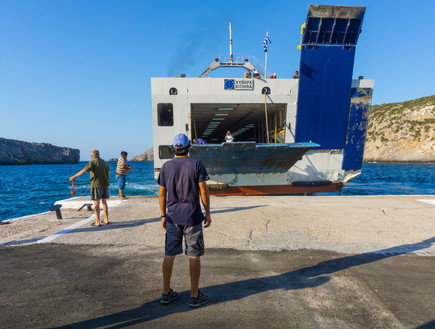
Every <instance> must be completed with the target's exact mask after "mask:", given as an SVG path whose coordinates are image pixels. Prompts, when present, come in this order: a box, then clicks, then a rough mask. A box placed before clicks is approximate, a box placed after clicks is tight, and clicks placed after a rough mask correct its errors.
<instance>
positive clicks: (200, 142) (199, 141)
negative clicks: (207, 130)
mask: <svg viewBox="0 0 435 329" xmlns="http://www.w3.org/2000/svg"><path fill="white" fill-rule="evenodd" d="M197 143H198V144H207V142H206V141H205V139H202V138H198V140H197Z"/></svg>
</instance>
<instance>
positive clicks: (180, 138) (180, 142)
mask: <svg viewBox="0 0 435 329" xmlns="http://www.w3.org/2000/svg"><path fill="white" fill-rule="evenodd" d="M189 144H190V141H189V138H187V136H186V135H185V134H178V135H177V136H175V137H174V140H173V142H172V146H173V147H175V148H176V149H183V148H185V147H187V146H189Z"/></svg>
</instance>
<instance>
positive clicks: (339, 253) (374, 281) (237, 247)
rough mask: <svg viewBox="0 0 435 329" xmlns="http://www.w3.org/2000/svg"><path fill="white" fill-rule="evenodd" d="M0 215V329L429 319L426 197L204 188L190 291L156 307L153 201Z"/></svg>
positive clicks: (157, 245)
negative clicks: (97, 213)
mask: <svg viewBox="0 0 435 329" xmlns="http://www.w3.org/2000/svg"><path fill="white" fill-rule="evenodd" d="M59 203H60V204H62V208H61V211H62V217H63V218H62V219H57V218H56V216H55V214H54V213H53V212H46V213H42V214H35V215H31V216H27V217H23V218H19V219H15V220H10V221H7V223H8V224H4V225H0V282H1V286H0V296H1V299H0V327H1V328H173V327H177V328H192V327H193V326H195V327H201V328H434V327H435V313H434V310H435V294H434V292H435V286H434V282H435V281H434V279H435V196H432V195H424V196H417V195H413V196H409V195H408V196H231V197H211V213H212V221H213V222H212V225H211V226H210V227H209V228H207V229H205V231H204V235H205V244H206V254H205V255H204V257H202V258H201V262H202V273H201V280H200V288H201V291H202V292H203V293H205V294H206V295H208V296H209V297H210V302H209V303H208V304H206V305H203V306H202V307H200V308H198V309H191V308H189V306H188V303H189V296H190V291H189V289H190V279H189V273H188V259H187V257H186V256H185V255H180V256H177V258H176V261H175V265H174V271H173V278H172V288H173V289H174V290H176V291H178V292H179V297H178V299H177V300H175V301H173V302H172V303H171V304H169V305H165V306H163V305H161V304H160V303H159V301H160V295H161V285H162V283H161V282H162V280H161V266H162V260H163V255H164V230H163V229H162V228H161V223H160V209H159V206H158V198H157V197H130V198H129V199H128V200H123V201H119V200H118V199H117V198H114V197H113V198H111V199H110V201H109V209H110V220H111V223H110V224H109V225H102V226H100V227H92V226H91V225H90V224H91V223H92V222H93V221H94V219H95V218H94V216H93V212H92V211H89V210H87V207H84V208H83V209H82V210H80V211H78V210H77V209H78V208H79V207H80V206H81V205H83V204H86V203H90V200H89V199H88V198H73V199H68V200H61V201H60V202H59Z"/></svg>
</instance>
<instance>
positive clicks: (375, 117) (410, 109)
mask: <svg viewBox="0 0 435 329" xmlns="http://www.w3.org/2000/svg"><path fill="white" fill-rule="evenodd" d="M416 116H417V118H418V117H421V119H416V118H415V117H416ZM434 127H435V95H433V96H428V97H422V98H418V99H415V100H412V101H407V102H402V103H390V104H381V105H374V106H372V107H371V109H370V117H369V124H368V130H367V138H368V140H378V139H380V140H381V141H382V142H388V141H389V139H388V138H386V137H385V134H390V136H391V135H395V136H399V135H400V136H402V137H403V136H404V135H405V136H408V137H410V138H412V139H414V140H418V139H420V137H421V136H422V134H423V135H427V134H429V133H431V132H432V130H433V129H434ZM393 140H395V138H393Z"/></svg>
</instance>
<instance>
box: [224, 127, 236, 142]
mask: <svg viewBox="0 0 435 329" xmlns="http://www.w3.org/2000/svg"><path fill="white" fill-rule="evenodd" d="M225 142H227V143H232V142H234V137H233V135H232V134H231V131H229V130H228V131H227V134H226V135H225Z"/></svg>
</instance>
